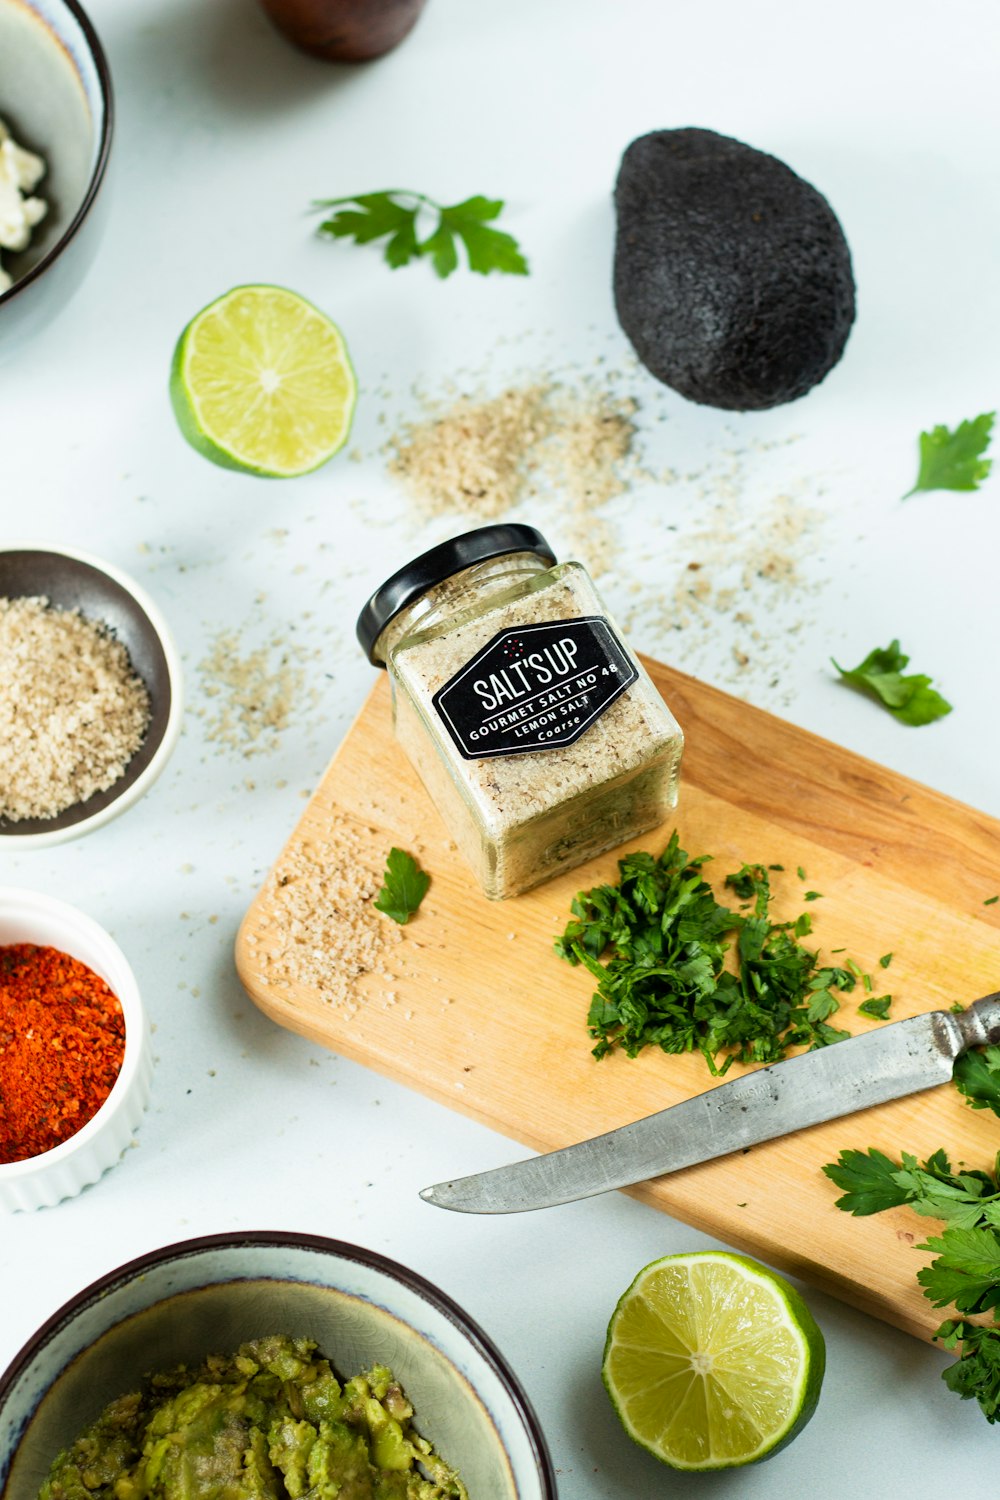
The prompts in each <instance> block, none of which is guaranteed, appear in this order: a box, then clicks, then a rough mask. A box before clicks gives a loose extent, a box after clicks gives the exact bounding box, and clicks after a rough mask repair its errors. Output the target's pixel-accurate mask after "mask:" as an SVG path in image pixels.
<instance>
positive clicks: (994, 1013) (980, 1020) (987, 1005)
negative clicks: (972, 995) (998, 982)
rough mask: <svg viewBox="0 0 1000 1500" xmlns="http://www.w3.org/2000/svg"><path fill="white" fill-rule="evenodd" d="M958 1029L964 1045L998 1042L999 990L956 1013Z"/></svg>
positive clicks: (999, 1038)
mask: <svg viewBox="0 0 1000 1500" xmlns="http://www.w3.org/2000/svg"><path fill="white" fill-rule="evenodd" d="M955 1020H956V1021H957V1022H958V1029H959V1031H960V1032H961V1033H962V1041H963V1042H964V1044H965V1046H966V1047H985V1046H986V1045H987V1044H988V1043H991V1042H1000V990H997V991H996V993H995V994H992V995H987V996H986V997H985V998H984V999H982V1000H977V1001H976V1003H975V1004H974V1005H970V1006H969V1008H968V1010H964V1011H963V1012H962V1014H961V1015H956V1017H955Z"/></svg>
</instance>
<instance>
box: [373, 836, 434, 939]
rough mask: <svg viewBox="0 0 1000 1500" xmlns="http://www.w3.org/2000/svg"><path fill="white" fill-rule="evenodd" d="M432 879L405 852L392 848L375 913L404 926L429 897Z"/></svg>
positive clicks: (376, 899) (386, 863)
mask: <svg viewBox="0 0 1000 1500" xmlns="http://www.w3.org/2000/svg"><path fill="white" fill-rule="evenodd" d="M430 883H431V877H430V876H429V875H428V874H427V872H426V871H425V870H422V869H421V868H420V866H419V865H418V864H417V861H416V860H415V859H414V858H413V855H412V854H407V853H406V851H405V850H404V849H396V848H393V849H390V850H389V854H388V857H387V859H386V862H385V876H384V878H383V885H382V889H381V890H380V891H379V893H378V895H377V896H376V898H375V903H374V905H375V909H376V911H380V912H383V913H384V914H385V915H386V916H387V917H391V918H392V920H393V921H394V922H398V923H399V924H400V926H404V925H405V924H406V923H407V922H408V921H409V920H410V918H411V917H412V916H413V913H414V912H415V911H416V909H417V907H418V906H419V905H420V903H421V901H422V900H423V899H424V897H425V896H426V894H427V887H428V886H429V885H430Z"/></svg>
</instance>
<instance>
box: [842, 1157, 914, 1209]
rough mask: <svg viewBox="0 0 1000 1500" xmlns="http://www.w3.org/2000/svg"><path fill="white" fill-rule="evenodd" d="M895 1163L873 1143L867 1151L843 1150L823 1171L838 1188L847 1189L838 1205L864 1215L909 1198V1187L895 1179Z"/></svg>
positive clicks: (890, 1206) (905, 1201) (899, 1203)
mask: <svg viewBox="0 0 1000 1500" xmlns="http://www.w3.org/2000/svg"><path fill="white" fill-rule="evenodd" d="M898 1170H899V1169H898V1167H897V1166H896V1163H895V1162H894V1161H892V1160H891V1159H890V1158H889V1157H888V1156H885V1155H884V1154H883V1153H882V1152H881V1151H876V1150H875V1148H874V1146H871V1147H869V1149H868V1150H867V1151H842V1152H841V1153H840V1156H839V1157H838V1158H837V1160H836V1161H835V1162H831V1163H829V1164H828V1165H827V1166H825V1167H824V1168H823V1171H824V1172H825V1173H826V1175H827V1177H829V1179H830V1181H831V1182H832V1183H834V1185H835V1186H836V1187H839V1188H843V1189H844V1196H843V1197H842V1198H838V1199H837V1207H838V1208H842V1209H843V1210H844V1212H845V1213H848V1214H854V1216H855V1218H863V1217H866V1216H867V1215H868V1214H880V1213H881V1212H882V1211H883V1209H886V1208H899V1207H900V1206H901V1205H902V1204H903V1203H908V1202H909V1201H910V1194H909V1189H908V1188H903V1187H900V1185H899V1183H898V1182H897V1181H896V1173H897V1172H898Z"/></svg>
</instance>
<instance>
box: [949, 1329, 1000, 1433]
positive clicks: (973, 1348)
mask: <svg viewBox="0 0 1000 1500" xmlns="http://www.w3.org/2000/svg"><path fill="white" fill-rule="evenodd" d="M934 1337H935V1338H936V1339H939V1340H940V1341H941V1345H942V1347H943V1348H945V1349H954V1348H955V1347H956V1345H957V1344H958V1343H959V1342H960V1343H961V1345H962V1353H961V1357H960V1358H959V1359H957V1360H956V1361H955V1363H954V1364H953V1365H949V1366H948V1368H947V1369H946V1370H945V1371H944V1373H943V1376H942V1379H943V1380H944V1383H945V1385H946V1386H947V1387H948V1389H949V1390H951V1391H954V1392H955V1394H956V1396H960V1397H961V1398H962V1400H963V1401H973V1400H974V1401H978V1402H979V1405H980V1407H981V1408H982V1412H983V1416H984V1417H985V1418H986V1420H987V1422H991V1423H992V1422H996V1421H997V1420H998V1419H1000V1328H997V1327H995V1326H994V1327H987V1328H983V1327H981V1326H980V1325H979V1324H977V1323H969V1322H966V1320H965V1319H964V1318H959V1319H951V1318H949V1319H948V1320H947V1321H946V1322H944V1323H942V1324H941V1327H940V1328H939V1329H938V1331H937V1333H936V1334H935V1335H934Z"/></svg>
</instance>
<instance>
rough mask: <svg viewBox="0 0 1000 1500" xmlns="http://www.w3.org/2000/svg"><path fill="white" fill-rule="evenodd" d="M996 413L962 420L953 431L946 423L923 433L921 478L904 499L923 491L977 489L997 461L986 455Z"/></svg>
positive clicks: (921, 435) (918, 474) (984, 413)
mask: <svg viewBox="0 0 1000 1500" xmlns="http://www.w3.org/2000/svg"><path fill="white" fill-rule="evenodd" d="M995 416H996V412H993V411H987V412H983V413H982V415H981V416H978V417H973V418H972V419H971V421H968V422H959V424H958V426H957V427H956V428H955V430H954V431H953V432H952V431H949V429H948V428H947V427H942V426H938V427H932V428H931V430H930V432H922V433H921V434H920V467H919V471H918V473H917V481H916V484H914V486H913V488H912V489H911V490H908V491H907V492H906V494H905V495H904V496H903V499H904V500H908V499H909V498H910V496H911V495H915V494H916V493H917V492H918V491H919V490H977V489H978V488H979V486H980V483H981V482H982V481H983V480H984V479H985V478H986V477H987V475H988V474H989V472H990V469H991V468H992V466H993V460H992V459H989V458H983V456H982V455H983V454H984V453H985V452H986V450H987V448H988V447H989V445H990V437H991V435H992V432H993V419H994V417H995Z"/></svg>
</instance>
